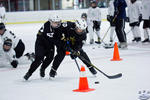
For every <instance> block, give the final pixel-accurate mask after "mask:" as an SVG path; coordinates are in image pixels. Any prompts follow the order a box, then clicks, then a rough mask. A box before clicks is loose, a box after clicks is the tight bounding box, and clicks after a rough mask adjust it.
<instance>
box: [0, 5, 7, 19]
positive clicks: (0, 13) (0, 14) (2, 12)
mask: <svg viewBox="0 0 150 100" xmlns="http://www.w3.org/2000/svg"><path fill="white" fill-rule="evenodd" d="M5 14H6V10H5V8H4V7H0V17H4V16H5Z"/></svg>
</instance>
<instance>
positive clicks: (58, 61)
mask: <svg viewBox="0 0 150 100" xmlns="http://www.w3.org/2000/svg"><path fill="white" fill-rule="evenodd" d="M56 47H57V54H56V56H55V58H54V61H53V64H52V68H53V69H54V70H55V71H57V69H58V67H59V66H60V64H61V62H62V61H63V59H64V58H65V55H66V54H65V49H64V48H63V46H61V45H56Z"/></svg>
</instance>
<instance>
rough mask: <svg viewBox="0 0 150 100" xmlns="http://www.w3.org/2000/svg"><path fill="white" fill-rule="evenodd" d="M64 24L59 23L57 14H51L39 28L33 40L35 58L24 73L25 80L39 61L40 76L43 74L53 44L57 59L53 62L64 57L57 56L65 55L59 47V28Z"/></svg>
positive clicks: (49, 58)
mask: <svg viewBox="0 0 150 100" xmlns="http://www.w3.org/2000/svg"><path fill="white" fill-rule="evenodd" d="M64 26H65V25H64V24H62V23H61V19H60V17H59V16H58V15H52V16H51V17H50V19H49V21H47V22H46V23H45V24H44V26H43V27H42V28H41V29H40V30H39V32H38V34H37V39H36V42H35V60H34V61H33V63H32V64H31V66H30V68H29V70H28V72H27V73H26V74H25V76H24V79H25V80H28V79H29V77H30V76H31V75H32V73H33V72H34V71H35V70H36V69H37V68H38V67H39V66H40V64H41V63H42V65H41V69H40V76H41V77H44V76H45V69H46V68H47V67H48V65H49V64H50V63H51V62H52V60H53V58H54V52H55V48H54V46H55V45H56V47H57V55H56V56H55V59H57V60H54V61H53V63H54V64H56V65H57V64H58V63H57V62H61V59H63V58H64V56H58V55H65V51H63V49H61V36H62V30H61V29H62V28H63V27H64ZM59 60H60V61H59ZM58 66H59V64H58ZM52 69H53V67H52ZM52 74H53V73H52Z"/></svg>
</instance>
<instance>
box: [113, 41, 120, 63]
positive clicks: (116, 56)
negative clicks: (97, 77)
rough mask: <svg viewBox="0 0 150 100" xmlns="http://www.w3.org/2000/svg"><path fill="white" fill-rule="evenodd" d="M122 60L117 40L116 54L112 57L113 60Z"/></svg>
mask: <svg viewBox="0 0 150 100" xmlns="http://www.w3.org/2000/svg"><path fill="white" fill-rule="evenodd" d="M120 60H122V59H121V58H120V56H119V50H118V45H117V42H115V46H114V55H113V59H111V61H120Z"/></svg>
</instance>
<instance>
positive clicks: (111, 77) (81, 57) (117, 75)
mask: <svg viewBox="0 0 150 100" xmlns="http://www.w3.org/2000/svg"><path fill="white" fill-rule="evenodd" d="M70 50H71V53H73V54H75V55H76V56H77V57H79V58H80V59H82V60H84V61H85V62H86V63H88V64H89V65H90V66H92V67H94V68H95V69H96V70H98V71H99V72H100V73H102V74H103V75H104V76H106V77H107V78H109V79H115V78H120V77H122V73H119V74H116V75H111V76H110V75H107V74H106V73H104V72H103V71H101V70H100V69H99V68H97V67H96V66H95V65H93V64H92V63H90V62H88V61H87V60H86V59H85V58H84V57H83V56H81V55H80V54H79V53H78V52H75V51H74V50H72V49H70Z"/></svg>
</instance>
